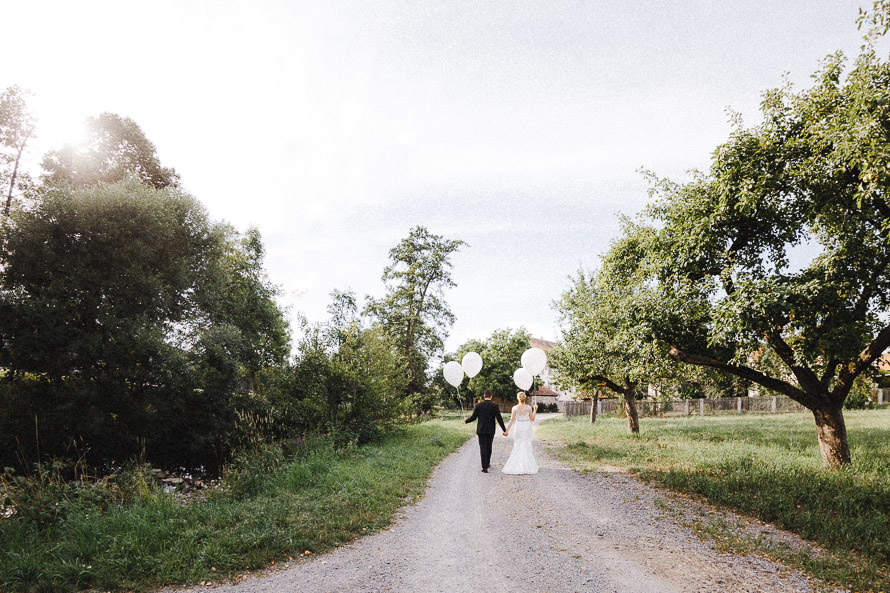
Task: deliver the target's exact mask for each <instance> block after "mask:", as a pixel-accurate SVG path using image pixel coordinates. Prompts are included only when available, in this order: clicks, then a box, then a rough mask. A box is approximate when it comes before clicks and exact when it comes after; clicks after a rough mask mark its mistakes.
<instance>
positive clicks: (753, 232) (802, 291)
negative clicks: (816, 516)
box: [643, 46, 890, 467]
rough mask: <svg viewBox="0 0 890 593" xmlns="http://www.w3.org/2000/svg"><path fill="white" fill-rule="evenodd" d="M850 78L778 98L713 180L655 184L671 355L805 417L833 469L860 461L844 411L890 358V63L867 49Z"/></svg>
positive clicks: (838, 60) (653, 273) (660, 322)
mask: <svg viewBox="0 0 890 593" xmlns="http://www.w3.org/2000/svg"><path fill="white" fill-rule="evenodd" d="M843 70H844V59H843V57H842V56H841V55H839V54H838V55H833V56H830V57H829V58H828V59H827V60H826V63H825V65H824V67H823V69H822V70H821V71H820V72H819V73H817V74H816V75H815V77H814V80H815V83H814V84H813V86H812V87H811V88H809V89H806V90H803V91H800V92H795V91H794V90H793V89H791V88H788V87H786V88H781V89H778V90H774V91H771V92H768V93H766V94H765V96H764V100H763V103H762V123H760V124H758V125H756V126H753V127H750V128H744V127H743V126H742V125H741V124H740V123H738V124H737V126H736V129H735V131H734V132H733V133H732V135H731V137H730V138H729V140H728V141H727V142H726V143H725V144H723V145H721V146H720V147H718V148H717V150H716V151H715V153H714V156H713V160H712V163H711V167H710V170H709V171H708V172H706V173H698V174H697V175H696V176H695V178H694V179H693V180H692V181H691V182H688V183H683V184H676V183H670V182H667V181H658V180H656V181H655V182H654V184H653V192H654V194H655V195H656V196H657V197H659V200H658V202H657V204H656V205H655V206H654V207H652V208H651V210H650V212H649V214H650V215H651V217H652V218H653V219H654V223H653V224H654V226H655V227H656V228H659V231H658V237H657V240H654V241H653V242H652V243H651V249H650V250H649V251H648V254H647V255H646V258H644V259H645V262H646V263H645V264H644V266H643V268H646V267H648V270H649V274H650V275H649V278H648V282H650V283H657V286H658V290H659V298H658V299H656V300H654V301H653V302H652V306H651V307H650V313H651V314H650V316H649V319H648V322H649V324H650V326H651V328H652V330H653V332H654V335H656V336H657V337H658V338H660V339H661V340H662V341H663V342H664V343H665V344H666V345H667V346H668V348H669V352H670V355H671V356H672V357H673V358H675V359H676V360H679V361H682V362H685V363H689V364H693V365H702V366H708V367H712V368H716V369H720V370H722V371H724V372H727V373H731V374H733V375H736V376H738V377H741V378H742V379H746V380H748V381H752V382H754V383H758V384H760V385H762V386H764V387H766V388H768V389H771V390H773V391H776V392H779V393H782V394H784V395H787V396H788V397H790V398H792V399H794V400H795V401H797V402H799V403H801V404H802V405H804V406H806V407H807V408H808V409H809V410H811V411H812V412H813V416H814V418H815V423H816V428H817V434H818V439H819V446H820V450H821V454H822V459H823V462H824V464H825V465H826V466H830V467H838V466H841V465H843V464H846V463H847V462H849V461H850V449H849V445H848V443H847V433H846V426H845V422H844V417H843V413H842V408H843V404H844V400H845V399H846V397H847V395H848V394H849V393H850V390H851V388H852V387H853V384H854V381H855V380H856V378H857V377H859V376H860V375H861V374H862V373H864V372H866V371H867V369H868V368H869V366H870V365H872V364H873V363H874V361H875V360H876V359H877V358H878V357H879V356H880V355H881V354H882V353H883V352H884V351H885V350H886V349H887V348H888V346H890V324H888V319H887V315H886V312H887V309H888V306H890V198H888V195H887V189H888V186H890V175H888V174H887V172H888V170H890V109H888V107H887V106H888V105H890V64H888V62H887V61H884V60H881V59H879V58H878V56H877V55H876V53H875V51H874V49H873V48H872V47H870V46H865V47H864V49H863V51H862V53H861V54H860V55H859V57H858V59H857V60H856V61H855V64H854V65H853V68H852V69H851V70H850V71H849V73H847V74H846V75H844V73H843ZM762 347H765V348H768V349H770V350H771V351H772V352H773V353H774V354H775V355H776V356H777V357H778V359H779V360H781V361H782V365H783V366H782V368H781V369H780V370H779V372H768V371H765V370H763V369H758V368H757V365H756V364H755V363H756V361H755V360H754V358H752V353H753V352H756V351H757V350H758V349H760V348H762Z"/></svg>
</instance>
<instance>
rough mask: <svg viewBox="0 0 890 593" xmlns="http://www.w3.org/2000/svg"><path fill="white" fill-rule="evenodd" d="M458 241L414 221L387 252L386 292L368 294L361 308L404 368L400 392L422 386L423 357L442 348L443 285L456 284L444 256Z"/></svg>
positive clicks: (447, 322)
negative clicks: (403, 386) (377, 296)
mask: <svg viewBox="0 0 890 593" xmlns="http://www.w3.org/2000/svg"><path fill="white" fill-rule="evenodd" d="M464 244H465V243H464V242H463V241H459V240H450V239H445V238H443V237H442V236H441V235H434V234H432V233H430V232H429V231H428V230H427V229H426V228H425V227H422V226H417V227H414V228H413V229H411V232H410V233H409V235H408V237H406V238H405V239H402V241H400V242H399V244H398V245H396V246H395V247H393V248H392V249H391V250H390V252H389V259H390V264H389V265H388V266H386V268H385V269H384V270H383V282H384V283H385V284H386V296H384V297H383V298H381V299H372V298H369V300H368V305H367V307H366V313H368V314H369V315H371V316H372V317H373V318H374V319H375V320H376V323H377V324H379V326H380V327H381V328H382V329H383V331H384V332H385V333H386V334H388V335H389V336H391V337H392V340H393V342H394V343H395V344H396V347H397V348H398V352H399V355H400V356H401V358H402V361H403V364H404V365H405V368H406V369H407V379H408V382H407V386H406V393H405V395H409V394H412V393H420V392H421V391H422V390H423V388H424V387H425V385H426V379H427V377H426V368H427V365H428V362H429V360H430V359H431V358H433V357H434V356H436V355H437V354H438V353H440V352H441V351H442V346H443V344H444V341H445V337H446V336H447V332H448V330H449V328H450V327H451V324H452V323H454V315H453V314H452V313H451V309H450V308H449V306H448V303H446V302H445V294H444V291H445V289H446V288H451V287H453V286H456V285H455V283H454V281H453V280H452V279H451V262H450V261H449V258H450V257H451V255H452V254H453V253H454V252H455V251H457V250H458V249H459V248H460V247H461V246H462V245H464Z"/></svg>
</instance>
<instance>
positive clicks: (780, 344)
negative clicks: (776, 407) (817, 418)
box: [765, 331, 825, 397]
mask: <svg viewBox="0 0 890 593" xmlns="http://www.w3.org/2000/svg"><path fill="white" fill-rule="evenodd" d="M765 337H766V341H767V343H768V344H769V345H770V346H771V347H772V349H773V350H774V351H775V352H776V354H778V355H779V358H781V359H782V362H784V363H785V365H786V366H787V367H788V368H789V369H790V370H791V372H792V373H794V377H795V378H796V379H797V382H798V383H799V384H800V386H801V387H802V388H803V391H805V392H809V393H820V392H824V391H825V390H824V389H823V386H822V381H821V380H820V379H819V377H818V375H816V373H815V372H814V371H813V370H812V369H810V368H808V367H804V366H800V365H799V364H797V362H795V360H794V351H793V350H792V349H791V346H789V345H788V343H787V342H786V341H785V340H783V339H782V336H781V335H779V332H778V331H771V332H768V333H767V334H766V336H765ZM789 397H790V396H789Z"/></svg>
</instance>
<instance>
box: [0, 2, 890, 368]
mask: <svg viewBox="0 0 890 593" xmlns="http://www.w3.org/2000/svg"><path fill="white" fill-rule="evenodd" d="M3 4H4V6H3V8H2V14H3V19H4V23H5V25H6V26H5V27H4V33H3V39H4V43H5V47H6V51H7V54H6V55H7V58H5V59H4V63H3V65H2V67H0V89H2V88H6V87H8V86H10V85H13V84H16V85H19V86H20V87H23V88H25V89H27V90H29V91H30V92H31V93H33V94H32V96H31V100H30V105H31V109H32V111H33V112H34V114H35V116H36V117H37V133H38V138H37V139H36V140H35V141H34V142H33V143H32V146H31V149H30V150H29V153H28V158H29V159H30V161H31V162H32V163H39V161H40V159H41V157H42V155H43V154H44V153H45V152H46V151H47V150H50V149H54V148H59V147H61V146H62V145H63V144H64V143H66V142H67V143H76V142H78V141H79V140H80V139H81V138H82V137H83V133H84V132H83V130H84V127H83V124H84V121H85V119H86V118H87V117H90V116H95V115H98V114H100V113H102V112H106V111H108V112H113V113H117V114H119V115H122V116H126V117H130V118H132V119H133V120H134V121H135V122H136V123H137V124H139V126H140V127H141V128H142V130H143V131H144V133H145V134H146V136H147V137H148V138H149V139H150V140H151V141H152V142H153V143H154V144H155V146H156V147H157V152H158V155H159V157H160V159H161V162H162V164H164V165H165V166H172V167H174V168H175V169H176V170H177V171H178V172H179V173H180V175H181V178H182V185H183V187H184V188H185V189H186V190H187V191H188V192H189V193H191V194H192V195H194V196H195V197H197V198H198V199H199V200H200V201H201V202H202V203H203V204H204V205H205V206H206V208H207V210H208V211H209V213H210V216H211V217H212V218H213V219H215V220H225V221H227V222H229V223H231V224H232V225H234V226H235V227H236V228H238V229H240V230H246V229H247V228H248V227H251V226H252V227H256V228H258V229H259V230H260V232H261V234H262V236H263V239H264V243H265V245H266V249H267V255H266V269H267V272H268V276H269V278H270V280H271V281H272V282H273V283H275V284H276V285H278V286H279V287H280V290H281V296H280V302H281V304H282V305H283V306H285V307H287V308H288V311H289V313H288V315H289V317H290V318H291V319H295V318H296V316H297V315H298V314H303V315H305V316H306V317H307V318H308V319H309V320H310V321H322V320H323V319H325V318H326V311H325V309H326V306H327V304H328V303H329V294H330V292H331V291H332V290H334V289H338V290H347V289H351V290H353V291H355V293H356V294H357V295H358V296H359V297H360V298H363V297H365V296H366V295H371V296H374V297H380V296H382V295H383V293H384V285H383V282H382V280H381V275H382V272H383V269H384V267H385V266H386V265H387V263H388V254H389V250H390V249H391V248H392V247H394V246H395V245H396V244H397V243H398V242H399V241H400V240H401V239H402V238H404V237H406V236H407V235H408V233H409V231H410V229H411V228H412V227H414V226H417V225H421V226H425V227H426V228H428V229H429V231H430V232H432V233H435V234H438V235H442V236H444V237H445V238H447V239H460V240H463V241H465V242H466V243H467V244H466V245H465V246H464V247H463V248H461V250H460V251H459V252H458V253H456V254H455V255H454V256H453V257H452V259H451V263H452V265H453V268H452V276H453V279H454V281H455V282H456V283H457V286H456V287H455V288H452V289H449V290H448V291H447V292H446V300H447V301H448V303H449V304H450V306H451V308H452V311H453V312H454V314H455V316H456V321H455V323H454V325H453V327H452V328H451V331H450V334H449V337H448V339H447V340H446V343H445V345H446V350H447V351H454V350H456V349H457V347H458V346H459V345H461V344H462V343H464V342H465V341H466V340H468V339H471V338H472V339H484V338H486V337H487V336H488V335H490V334H491V333H492V332H493V331H495V330H498V329H506V328H511V329H516V328H519V327H525V328H526V329H528V330H529V331H530V332H531V333H532V335H533V336H535V337H541V338H544V339H548V340H558V339H559V337H560V332H559V319H558V314H557V312H556V311H555V309H554V307H553V303H554V301H555V300H557V299H559V297H560V295H561V294H562V293H563V292H564V291H565V290H566V289H567V288H568V287H569V278H570V277H571V276H572V275H573V274H575V273H576V271H577V270H578V269H579V268H584V269H586V270H590V269H594V268H596V266H597V265H598V261H599V256H600V255H601V254H602V253H603V252H604V251H605V250H606V249H607V248H608V246H609V242H610V241H611V240H613V239H614V238H616V237H617V234H618V232H619V219H618V217H619V215H621V214H623V215H627V216H634V215H636V214H638V213H639V212H640V211H641V210H642V209H643V208H644V207H645V206H646V204H647V203H648V201H649V199H650V198H649V195H648V193H647V187H648V186H647V182H646V180H645V178H644V177H643V175H642V174H641V171H642V170H644V169H645V170H649V171H652V172H654V173H655V174H656V175H658V176H660V177H667V178H670V179H673V180H677V181H682V180H684V179H687V178H688V175H689V171H690V170H692V169H706V168H707V166H708V163H709V159H710V155H711V153H712V151H713V150H714V149H715V148H716V147H717V145H718V144H720V143H721V142H723V141H725V140H726V139H727V137H728V134H729V132H730V130H731V125H730V116H729V113H730V111H732V112H737V113H739V114H741V115H742V117H743V118H744V121H745V122H746V123H750V124H754V123H756V122H757V120H758V106H759V102H760V98H761V93H762V92H763V91H765V90H767V89H770V88H775V87H777V86H780V85H782V84H783V80H784V78H785V77H787V78H788V79H789V80H790V81H791V82H792V83H794V84H795V85H796V87H797V88H806V87H807V86H809V84H810V80H811V79H810V76H811V75H812V74H813V73H814V72H815V71H817V70H818V68H819V65H820V63H821V61H822V60H823V59H824V58H825V56H826V55H828V54H829V53H832V52H835V51H837V50H843V51H844V52H845V54H846V55H847V56H848V57H854V56H855V55H856V54H857V53H858V49H859V47H860V46H861V44H862V32H861V31H859V30H858V29H857V27H856V24H855V20H856V17H857V14H858V9H859V7H860V6H862V7H867V6H870V5H871V2H870V0H866V1H847V0H772V1H766V0H762V1H761V0H744V1H742V0H739V1H736V2H714V1H713V0H708V1H704V0H702V1H694V0H677V1H672V2H663V1H652V0H639V1H636V2H628V1H625V0H609V1H601V0H588V1H558V0H546V1H545V0H527V1H523V0H511V1H496V0H486V1H483V2H479V1H442V2H432V1H430V2H422V1H417V0H408V1H398V0H343V1H336V0H319V1H300V0H290V1H271V0H250V1H245V2H231V1H226V0H213V1H189V0H175V1H168V0H152V1H151V2H135V1H133V2H121V1H119V0H115V1H109V2H94V1H88V0H87V1H79V2H71V1H70V0H59V1H52V2H51V1H41V0H31V1H29V2H12V1H11V0H7V1H5V2H4V3H3ZM884 55H886V52H885V54H884Z"/></svg>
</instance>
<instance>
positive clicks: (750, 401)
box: [560, 395, 883, 418]
mask: <svg viewBox="0 0 890 593" xmlns="http://www.w3.org/2000/svg"><path fill="white" fill-rule="evenodd" d="M882 399H883V398H882ZM597 404H598V407H597V414H608V413H610V412H612V413H614V412H616V411H617V409H618V400H617V399H613V398H610V399H601V400H598V401H597ZM636 404H637V413H638V414H639V415H640V416H641V417H643V418H646V417H653V416H658V417H670V416H705V415H708V416H711V415H716V414H782V413H787V412H806V411H807V409H806V408H805V407H803V406H802V405H800V404H799V403H797V402H796V401H794V400H793V399H791V398H790V397H786V396H784V395H780V396H774V397H720V398H714V399H704V398H703V399H673V400H662V401H651V400H645V399H644V400H637V402H636ZM590 405H591V402H589V401H583V402H560V407H561V408H562V411H563V412H564V413H565V415H566V416H589V415H590Z"/></svg>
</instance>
